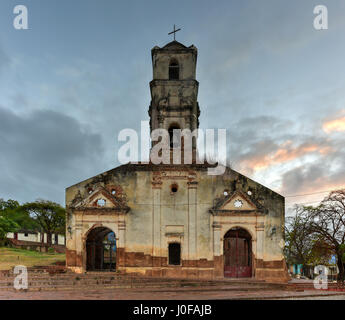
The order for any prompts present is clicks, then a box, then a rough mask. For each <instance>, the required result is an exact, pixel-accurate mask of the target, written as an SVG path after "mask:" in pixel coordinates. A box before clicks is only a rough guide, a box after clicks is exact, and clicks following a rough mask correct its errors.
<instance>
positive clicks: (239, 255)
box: [224, 228, 252, 278]
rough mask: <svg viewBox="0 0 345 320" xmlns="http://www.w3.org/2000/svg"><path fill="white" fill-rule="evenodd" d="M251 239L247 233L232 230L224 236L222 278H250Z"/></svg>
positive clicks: (239, 229)
mask: <svg viewBox="0 0 345 320" xmlns="http://www.w3.org/2000/svg"><path fill="white" fill-rule="evenodd" d="M251 240H252V238H251V236H250V234H249V233H248V231H246V230H244V229H242V228H233V229H231V230H229V231H228V232H227V233H226V234H225V236H224V277H231V278H246V277H251V276H252V241H251Z"/></svg>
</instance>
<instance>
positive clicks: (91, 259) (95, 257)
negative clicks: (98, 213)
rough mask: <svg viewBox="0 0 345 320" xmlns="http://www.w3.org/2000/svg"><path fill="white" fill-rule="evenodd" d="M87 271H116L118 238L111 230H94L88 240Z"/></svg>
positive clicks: (99, 228) (103, 228)
mask: <svg viewBox="0 0 345 320" xmlns="http://www.w3.org/2000/svg"><path fill="white" fill-rule="evenodd" d="M86 270H88V271H91V270H104V271H107V270H108V271H115V270H116V238H115V233H114V232H112V231H111V230H110V229H109V228H105V227H98V228H95V229H93V230H92V231H91V232H90V233H89V235H88V237H87V240H86Z"/></svg>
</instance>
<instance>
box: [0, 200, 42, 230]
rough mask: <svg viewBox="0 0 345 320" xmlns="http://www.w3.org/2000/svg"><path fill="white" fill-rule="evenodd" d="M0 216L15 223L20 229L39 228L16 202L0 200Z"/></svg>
mask: <svg viewBox="0 0 345 320" xmlns="http://www.w3.org/2000/svg"><path fill="white" fill-rule="evenodd" d="M0 215H1V216H3V217H6V218H8V219H11V220H12V221H14V222H16V223H17V224H18V225H19V227H20V229H25V230H38V229H39V226H38V225H37V223H36V222H35V220H34V219H32V218H31V217H30V215H29V213H28V212H27V211H25V210H23V208H22V207H21V205H20V204H19V202H18V201H15V200H12V199H9V200H7V201H5V200H3V199H0Z"/></svg>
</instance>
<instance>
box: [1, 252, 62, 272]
mask: <svg viewBox="0 0 345 320" xmlns="http://www.w3.org/2000/svg"><path fill="white" fill-rule="evenodd" d="M64 260H65V254H64V253H43V252H38V251H32V250H23V249H15V248H6V247H1V248H0V270H9V269H11V268H12V267H14V266H17V265H24V266H26V267H33V266H47V265H51V264H54V263H55V262H57V261H64Z"/></svg>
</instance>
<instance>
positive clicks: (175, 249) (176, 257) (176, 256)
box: [169, 243, 181, 266]
mask: <svg viewBox="0 0 345 320" xmlns="http://www.w3.org/2000/svg"><path fill="white" fill-rule="evenodd" d="M169 264H171V265H174V266H179V265H180V264H181V245H180V244H179V243H169Z"/></svg>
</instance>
